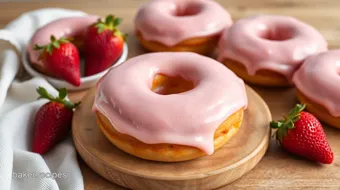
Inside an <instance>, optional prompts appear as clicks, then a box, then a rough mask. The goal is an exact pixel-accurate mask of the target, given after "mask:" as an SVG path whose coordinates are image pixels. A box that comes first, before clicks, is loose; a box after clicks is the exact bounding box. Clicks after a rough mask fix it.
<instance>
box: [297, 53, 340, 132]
mask: <svg viewBox="0 0 340 190" xmlns="http://www.w3.org/2000/svg"><path fill="white" fill-rule="evenodd" d="M293 82H294V84H295V86H296V89H297V97H298V99H299V100H300V102H302V103H304V104H306V109H307V110H308V111H310V112H311V113H313V114H314V115H315V116H316V117H317V118H319V119H320V120H322V121H323V122H325V123H327V124H329V125H331V126H333V127H336V128H340V50H330V51H327V52H323V53H320V54H317V55H313V56H310V57H308V58H307V59H306V61H305V62H304V63H303V64H302V66H301V67H300V68H299V69H298V70H297V71H296V72H295V74H294V76H293Z"/></svg>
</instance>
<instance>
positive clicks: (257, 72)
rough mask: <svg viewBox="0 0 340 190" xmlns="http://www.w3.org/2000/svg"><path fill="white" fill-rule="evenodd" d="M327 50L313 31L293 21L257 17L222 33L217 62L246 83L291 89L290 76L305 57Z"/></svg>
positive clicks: (290, 19) (236, 23) (272, 17)
mask: <svg viewBox="0 0 340 190" xmlns="http://www.w3.org/2000/svg"><path fill="white" fill-rule="evenodd" d="M327 46H328V44H327V42H326V40H325V39H324V38H323V36H322V35H321V34H320V33H319V32H318V31H317V30H316V29H314V28H313V27H311V26H309V25H307V24H305V23H303V22H301V21H299V20H297V19H295V18H292V17H288V16H277V15H258V16H252V17H248V18H245V19H241V20H238V21H236V22H235V23H234V24H233V25H232V26H231V27H230V28H229V29H227V30H225V32H224V33H223V35H222V37H221V40H220V42H219V54H218V60H219V61H220V62H222V63H224V64H225V65H226V66H227V67H228V68H230V69H231V70H233V71H234V72H235V73H236V74H237V75H238V76H240V77H241V78H243V79H244V80H245V81H247V82H249V83H252V84H257V85H263V86H292V85H293V84H292V76H293V73H294V72H295V70H296V69H297V68H298V67H299V66H300V65H301V63H302V62H303V61H304V60H305V59H306V57H308V56H310V55H313V54H316V53H320V52H324V51H326V50H327V49H328V47H327Z"/></svg>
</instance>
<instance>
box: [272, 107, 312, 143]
mask: <svg viewBox="0 0 340 190" xmlns="http://www.w3.org/2000/svg"><path fill="white" fill-rule="evenodd" d="M305 107H306V105H305V104H297V105H296V106H295V107H294V108H293V109H292V110H291V111H290V112H289V114H288V116H283V119H282V120H278V121H271V122H270V127H271V128H273V129H278V130H277V131H276V138H277V140H279V141H280V142H281V141H282V139H283V137H284V136H287V134H288V131H289V130H292V129H294V128H295V126H294V123H295V122H296V121H298V120H299V119H300V112H301V111H303V110H304V109H305Z"/></svg>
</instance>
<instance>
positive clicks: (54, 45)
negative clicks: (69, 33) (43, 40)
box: [34, 35, 70, 55]
mask: <svg viewBox="0 0 340 190" xmlns="http://www.w3.org/2000/svg"><path fill="white" fill-rule="evenodd" d="M50 40H51V42H50V43H49V44H47V45H44V46H40V45H38V44H35V45H34V50H43V52H42V54H41V55H43V53H44V52H47V53H49V54H50V55H51V54H52V52H53V49H54V48H56V49H58V48H59V47H60V44H62V43H70V41H69V40H67V39H66V38H64V37H61V38H59V39H58V40H57V39H56V38H55V36H53V35H51V37H50Z"/></svg>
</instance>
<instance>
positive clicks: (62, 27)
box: [26, 15, 99, 67]
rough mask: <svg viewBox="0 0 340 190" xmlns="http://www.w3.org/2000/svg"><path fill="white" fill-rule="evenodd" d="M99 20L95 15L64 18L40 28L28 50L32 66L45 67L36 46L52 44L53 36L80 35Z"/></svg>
mask: <svg viewBox="0 0 340 190" xmlns="http://www.w3.org/2000/svg"><path fill="white" fill-rule="evenodd" d="M98 18H99V17H97V16H94V15H87V16H76V17H68V18H62V19H58V20H55V21H52V22H50V23H48V24H46V25H45V26H43V27H41V28H39V29H38V30H37V31H36V32H35V33H34V35H33V36H32V38H31V40H30V42H29V44H28V45H27V48H26V51H27V53H28V55H29V59H30V62H31V64H38V65H40V66H42V67H43V63H42V61H40V60H39V56H40V51H36V50H34V49H33V47H34V45H35V44H39V45H41V46H42V45H46V44H48V43H50V36H51V35H52V34H53V35H54V36H55V37H56V38H60V37H63V36H64V37H72V36H75V35H79V34H81V33H82V32H84V31H85V29H86V28H87V27H88V26H89V25H91V24H93V23H94V22H96V21H97V19H98Z"/></svg>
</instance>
